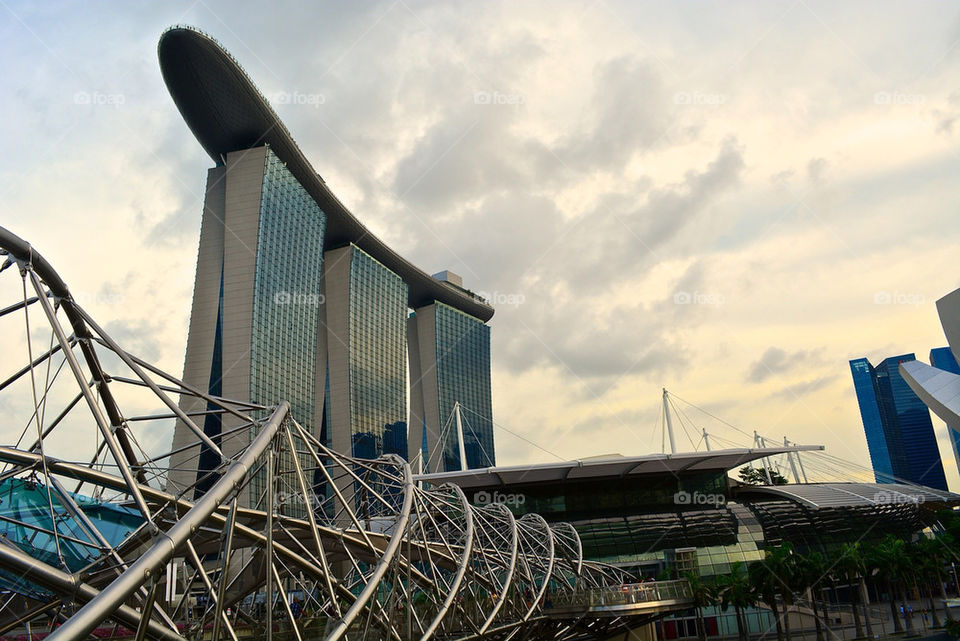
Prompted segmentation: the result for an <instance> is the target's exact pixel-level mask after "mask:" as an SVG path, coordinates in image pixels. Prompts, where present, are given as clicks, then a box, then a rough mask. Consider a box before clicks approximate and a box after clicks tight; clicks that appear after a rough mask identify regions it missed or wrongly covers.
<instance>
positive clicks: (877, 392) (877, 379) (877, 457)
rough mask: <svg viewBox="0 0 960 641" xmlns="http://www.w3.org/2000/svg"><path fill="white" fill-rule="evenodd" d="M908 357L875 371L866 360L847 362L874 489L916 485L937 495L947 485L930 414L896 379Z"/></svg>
mask: <svg viewBox="0 0 960 641" xmlns="http://www.w3.org/2000/svg"><path fill="white" fill-rule="evenodd" d="M915 360H916V358H915V357H914V355H913V354H903V355H901V356H892V357H890V358H887V359H884V360H883V361H882V362H881V363H880V364H879V365H877V366H876V367H874V366H873V365H871V364H870V361H868V360H867V359H866V358H859V359H855V360H852V361H850V371H851V374H852V375H853V382H854V389H855V391H856V394H857V402H858V404H859V406H860V415H861V418H862V419H863V430H864V434H865V435H866V437H867V447H868V449H869V451H870V462H871V463H872V465H873V471H874V475H875V477H876V480H877V482H878V483H890V482H895V481H900V482H909V483H916V484H919V485H924V486H927V487H932V488H937V489H941V490H946V489H947V481H946V477H945V476H944V472H943V463H942V462H941V460H940V450H939V448H938V447H937V439H936V436H935V435H934V432H933V423H932V422H931V420H930V412H929V411H928V410H927V407H926V405H924V403H923V401H922V400H920V398H919V397H918V396H917V395H916V394H915V393H914V392H913V391H912V390H911V389H910V386H909V385H908V384H907V382H906V381H905V380H904V379H903V377H902V376H901V374H900V370H899V365H900V363H903V362H906V361H915Z"/></svg>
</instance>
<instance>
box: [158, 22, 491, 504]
mask: <svg viewBox="0 0 960 641" xmlns="http://www.w3.org/2000/svg"><path fill="white" fill-rule="evenodd" d="M159 57H160V64H161V68H162V72H163V78H164V81H165V82H166V85H167V87H168V89H169V91H170V94H171V95H172V96H173V99H174V101H175V102H176V105H177V107H178V108H179V110H180V113H181V114H182V115H183V118H184V120H185V121H186V123H187V125H188V126H189V127H190V129H191V131H192V132H193V134H194V135H195V136H196V138H197V140H198V141H199V142H200V144H201V145H202V146H203V148H204V149H205V150H206V151H207V153H208V154H209V155H210V156H211V158H213V160H214V162H215V166H214V167H212V168H211V169H210V170H209V171H208V172H207V184H206V196H205V201H204V206H203V218H202V223H201V230H200V249H199V255H198V260H197V272H196V280H195V285H194V293H193V308H192V313H191V317H190V328H189V334H188V338H187V352H186V359H185V364H184V374H183V379H184V381H185V382H186V383H187V384H189V385H192V386H194V387H196V388H200V389H204V390H208V391H209V392H210V393H211V394H212V395H214V396H220V397H224V398H231V399H248V398H249V399H250V401H251V403H253V404H260V403H262V404H272V403H274V402H276V401H277V400H278V399H285V400H287V401H289V402H290V404H291V407H292V410H293V416H294V417H296V420H297V421H298V422H299V423H300V424H301V426H303V427H304V428H305V429H307V430H309V431H310V432H311V433H312V434H313V435H314V436H316V437H317V438H318V439H319V440H320V441H321V442H323V443H325V444H327V445H329V446H330V447H332V449H334V450H336V451H338V452H343V453H351V454H353V455H354V456H357V457H362V458H375V457H376V456H379V455H380V454H384V453H394V454H399V455H401V456H403V457H404V458H407V459H408V460H410V461H411V462H413V461H415V460H416V459H417V457H418V456H422V459H421V461H420V462H422V463H423V469H424V471H429V472H434V473H437V472H447V471H453V470H460V469H462V468H463V467H466V468H478V467H488V466H493V465H494V464H495V462H496V459H495V453H494V443H493V422H492V409H491V394H490V327H489V325H487V321H489V320H490V318H491V317H492V316H493V308H492V307H491V306H490V305H489V304H488V303H487V301H485V300H483V299H482V298H481V297H479V296H477V295H476V294H473V293H472V292H470V291H468V290H466V289H464V288H463V286H462V283H461V281H460V279H459V278H458V277H456V276H455V275H453V274H450V273H448V272H442V273H441V274H438V275H437V276H430V275H428V274H427V273H425V272H423V271H421V270H420V269H418V268H417V267H415V266H414V265H412V264H411V263H410V262H408V261H407V260H405V259H404V258H403V257H402V256H400V255H399V254H398V253H397V252H395V251H394V250H392V249H391V248H390V247H388V246H387V245H386V244H385V243H383V242H382V241H381V240H379V239H378V238H376V237H375V236H374V235H373V234H371V233H370V231H369V230H368V229H367V228H366V227H364V225H363V224H362V223H361V222H360V221H359V220H357V218H356V217H354V215H353V214H351V213H350V211H348V210H347V208H346V207H345V206H344V205H343V203H341V202H340V201H339V200H338V199H337V198H336V196H334V194H333V192H332V191H331V190H330V188H329V187H328V186H327V184H326V183H325V182H324V180H323V178H321V177H320V175H318V174H317V172H315V171H314V169H313V168H312V167H311V165H310V163H309V162H308V161H307V159H306V158H305V156H304V154H303V152H302V151H301V150H300V148H299V147H298V146H297V144H296V143H295V142H294V140H293V138H292V137H291V135H290V133H289V131H288V130H287V128H286V127H285V126H284V124H283V123H282V122H281V121H280V119H279V117H278V116H277V114H276V113H275V112H274V111H273V109H272V108H271V107H270V105H269V103H268V102H267V100H266V99H265V98H264V97H263V95H262V94H261V93H260V92H259V91H258V89H257V88H256V87H255V86H254V84H253V82H252V81H251V80H250V78H249V77H248V76H247V74H246V72H245V71H244V70H243V69H242V68H241V67H240V65H239V64H238V63H237V62H236V60H234V59H233V57H232V56H230V54H229V53H227V52H226V51H225V50H224V49H223V47H221V46H220V44H219V43H217V42H216V41H215V40H214V39H212V38H210V37H209V36H207V35H206V34H203V33H201V32H199V31H197V30H195V29H192V28H186V27H175V28H172V29H170V30H168V31H167V32H166V33H165V34H164V35H163V37H162V38H161V40H160V44H159ZM408 397H409V408H408V402H407V399H408ZM182 403H183V406H184V407H183V408H184V409H185V410H187V411H189V412H192V413H196V414H201V415H202V414H204V412H205V409H206V408H204V407H203V406H202V404H201V403H200V402H198V401H196V400H186V399H185V400H184V401H182ZM460 410H463V411H462V415H458V416H457V419H458V422H459V423H460V429H457V427H456V425H453V426H451V423H452V421H451V417H452V416H453V415H454V413H455V412H460ZM461 418H462V420H459V419H461ZM203 429H204V431H205V432H206V433H207V435H209V436H210V437H211V438H212V439H213V440H214V442H216V443H218V446H221V448H222V449H223V451H224V454H225V455H226V456H231V455H232V454H233V453H235V452H236V451H238V450H239V449H240V448H241V447H242V446H243V445H245V444H246V442H248V441H247V440H246V439H242V438H229V439H228V438H226V435H228V434H234V435H235V434H237V433H239V432H242V431H243V429H244V426H243V425H240V424H239V423H236V422H235V420H234V419H233V418H232V417H231V416H229V415H222V414H219V413H207V414H206V415H205V416H204V425H203ZM192 438H193V437H192V436H191V435H190V434H189V433H188V431H187V430H186V429H185V427H184V426H182V425H177V427H176V429H175V434H174V444H173V446H174V451H176V449H177V448H178V447H180V446H181V445H183V444H185V443H187V442H188V441H190V440H192ZM461 438H462V443H461V441H460V439H461ZM221 439H223V440H222V442H221ZM220 463H221V461H220V460H219V457H218V456H216V455H215V453H214V452H213V451H211V450H207V451H203V452H201V454H200V456H199V460H198V458H197V456H196V454H195V452H194V453H188V452H184V453H181V454H179V455H176V456H175V457H173V458H172V460H171V466H170V475H169V480H168V483H171V484H173V485H177V484H179V485H182V486H186V485H188V484H189V483H192V482H194V481H196V480H197V479H199V478H201V477H204V476H209V475H208V474H207V472H209V471H211V470H214V469H216V468H217V466H218V465H220ZM464 464H465V465H464ZM211 480H212V479H211Z"/></svg>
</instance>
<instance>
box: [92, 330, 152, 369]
mask: <svg viewBox="0 0 960 641" xmlns="http://www.w3.org/2000/svg"><path fill="white" fill-rule="evenodd" d="M164 326H165V323H164V322H163V321H161V320H154V321H149V320H129V319H118V320H112V321H110V322H108V323H107V324H106V325H105V326H104V328H103V329H104V330H105V331H106V332H107V334H109V335H110V337H111V338H113V340H115V341H116V342H117V344H118V345H119V346H120V347H121V348H122V349H123V350H124V351H127V352H129V353H130V354H133V355H134V356H136V357H137V358H140V359H142V360H144V361H147V362H156V361H157V360H158V359H159V358H160V355H161V354H162V353H163V346H162V344H161V343H160V342H159V340H158V337H159V336H161V335H162V334H163V329H164ZM118 360H119V359H118ZM123 367H125V366H123Z"/></svg>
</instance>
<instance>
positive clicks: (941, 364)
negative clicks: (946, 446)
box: [930, 347, 960, 469]
mask: <svg viewBox="0 0 960 641" xmlns="http://www.w3.org/2000/svg"><path fill="white" fill-rule="evenodd" d="M930 364H931V365H933V366H934V367H936V368H937V369H942V370H943V371H945V372H950V373H951V374H960V365H958V364H957V359H956V358H954V357H953V352H952V351H950V348H949V347H936V348H934V349H931V350H930ZM947 435H948V436H949V437H950V447H951V449H953V459H954V461H956V463H957V469H960V423H947Z"/></svg>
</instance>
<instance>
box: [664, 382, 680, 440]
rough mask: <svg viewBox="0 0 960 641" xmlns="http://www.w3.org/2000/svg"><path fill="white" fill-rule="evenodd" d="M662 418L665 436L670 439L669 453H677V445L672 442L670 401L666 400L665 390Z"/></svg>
mask: <svg viewBox="0 0 960 641" xmlns="http://www.w3.org/2000/svg"><path fill="white" fill-rule="evenodd" d="M663 416H664V424H665V425H666V427H667V436H669V437H670V453H671V454H676V453H677V445H676V443H674V441H673V420H671V418H670V400H669V399H668V398H667V388H666V387H664V388H663Z"/></svg>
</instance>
